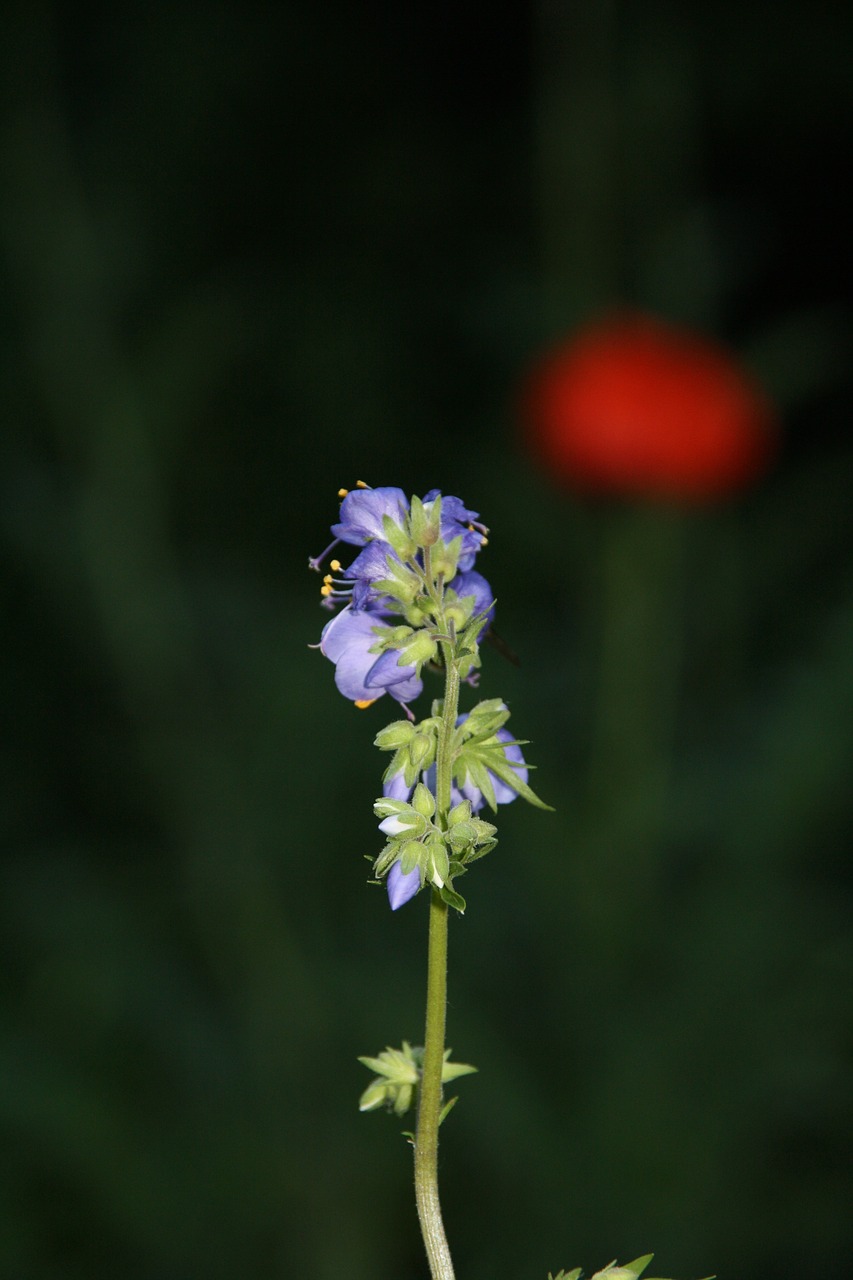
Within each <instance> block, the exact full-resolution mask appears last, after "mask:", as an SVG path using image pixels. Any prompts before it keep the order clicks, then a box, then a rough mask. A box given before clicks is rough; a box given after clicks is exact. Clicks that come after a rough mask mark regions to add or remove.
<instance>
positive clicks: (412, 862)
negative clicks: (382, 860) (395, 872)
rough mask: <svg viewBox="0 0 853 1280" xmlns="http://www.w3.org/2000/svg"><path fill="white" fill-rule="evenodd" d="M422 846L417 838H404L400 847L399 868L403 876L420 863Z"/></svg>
mask: <svg viewBox="0 0 853 1280" xmlns="http://www.w3.org/2000/svg"><path fill="white" fill-rule="evenodd" d="M423 851H424V847H423V845H422V844H421V842H420V841H419V840H406V842H405V843H404V844H403V845H402V846H401V848H400V851H399V852H400V870H401V871H402V873H403V875H404V876H407V875H408V874H409V872H410V871H414V869H415V867H419V866H420V865H421V856H422V854H423Z"/></svg>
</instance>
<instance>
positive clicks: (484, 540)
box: [480, 538, 489, 547]
mask: <svg viewBox="0 0 853 1280" xmlns="http://www.w3.org/2000/svg"><path fill="white" fill-rule="evenodd" d="M488 545H489V539H488V538H483V539H482V541H481V542H480V546H481V547H487V546H488Z"/></svg>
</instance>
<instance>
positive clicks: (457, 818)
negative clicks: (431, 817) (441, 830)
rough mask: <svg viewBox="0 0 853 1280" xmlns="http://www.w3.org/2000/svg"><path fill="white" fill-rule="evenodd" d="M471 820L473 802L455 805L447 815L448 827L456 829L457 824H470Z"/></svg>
mask: <svg viewBox="0 0 853 1280" xmlns="http://www.w3.org/2000/svg"><path fill="white" fill-rule="evenodd" d="M470 818H471V801H470V800H460V802H459V804H455V805H454V806H453V808H452V809H451V810H450V813H449V814H448V815H447V825H448V827H455V826H456V825H457V823H460V822H469V821H470Z"/></svg>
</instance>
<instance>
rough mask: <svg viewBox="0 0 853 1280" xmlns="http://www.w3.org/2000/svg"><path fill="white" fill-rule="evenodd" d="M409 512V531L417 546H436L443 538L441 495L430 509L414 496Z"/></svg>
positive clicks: (431, 504) (432, 503) (430, 505)
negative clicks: (441, 537) (440, 538)
mask: <svg viewBox="0 0 853 1280" xmlns="http://www.w3.org/2000/svg"><path fill="white" fill-rule="evenodd" d="M409 512H410V515H409V529H410V531H411V535H412V541H413V542H414V543H415V545H416V546H418V547H432V546H435V544H436V542H438V539H439V537H440V536H441V495H440V494H439V495H438V496H437V497H436V498H435V499H434V501H432V502H431V503H430V504H429V506H428V507H425V506H424V504H423V502H422V501H421V499H420V498H418V497H417V496H416V495H413V496H412V501H411V503H410V504H409Z"/></svg>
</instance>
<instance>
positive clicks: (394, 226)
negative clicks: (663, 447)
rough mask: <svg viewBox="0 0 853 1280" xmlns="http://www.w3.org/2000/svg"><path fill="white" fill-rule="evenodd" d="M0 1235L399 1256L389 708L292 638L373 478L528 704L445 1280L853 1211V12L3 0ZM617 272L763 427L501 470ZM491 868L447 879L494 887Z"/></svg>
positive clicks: (419, 939) (150, 1277)
mask: <svg viewBox="0 0 853 1280" xmlns="http://www.w3.org/2000/svg"><path fill="white" fill-rule="evenodd" d="M3 28H4V30H3V38H2V41H0V68H1V69H2V72H1V73H0V95H2V107H1V108H0V144H2V183H1V184H0V192H1V194H0V236H1V237H2V293H0V324H2V357H0V380H2V382H0V388H1V390H2V403H3V427H2V431H0V451H2V471H1V472H0V488H1V490H2V491H0V539H1V540H2V542H1V543H0V555H2V570H3V584H4V601H5V604H4V609H3V640H4V644H3V667H2V672H3V674H2V692H3V724H4V730H3V739H2V740H3V767H2V790H1V791H0V798H2V809H0V813H2V837H0V838H2V855H1V861H0V867H1V868H2V869H1V870H0V875H2V885H0V920H2V937H1V940H0V946H2V970H1V971H0V973H2V976H1V977H0V983H2V1012H0V1018H2V1023H1V1024H0V1123H2V1130H3V1140H2V1144H0V1161H2V1179H0V1271H2V1274H3V1275H4V1276H8V1277H10V1280H75V1278H77V1277H80V1278H83V1277H85V1278H86V1280H100V1278H102V1277H103V1278H104V1280H106V1278H107V1277H109V1278H110V1280H112V1278H113V1277H115V1276H118V1275H121V1276H122V1277H124V1278H125V1280H155V1278H156V1280H189V1277H206V1278H207V1280H217V1278H219V1277H222V1278H223V1280H224V1277H229V1278H230V1277H233V1276H235V1275H240V1276H246V1277H258V1278H259V1280H261V1278H264V1280H265V1278H267V1277H280V1276H287V1277H290V1276H300V1277H305V1280H332V1278H333V1277H335V1278H337V1277H339V1276H342V1275H346V1276H347V1277H348V1280H368V1277H369V1278H370V1280H376V1278H377V1277H382V1276H387V1277H404V1276H406V1277H412V1280H414V1278H415V1277H423V1276H425V1265H424V1262H423V1259H422V1256H421V1252H422V1251H421V1246H420V1242H419V1238H418V1233H417V1227H416V1222H415V1218H414V1209H413V1204H412V1197H411V1193H410V1187H409V1169H410V1152H409V1148H408V1147H407V1146H406V1143H405V1141H404V1140H403V1139H402V1138H401V1137H400V1136H399V1130H400V1128H401V1127H402V1126H401V1125H400V1124H399V1122H397V1121H395V1120H394V1119H393V1118H388V1117H385V1116H383V1115H379V1116H376V1115H371V1116H362V1115H359V1114H358V1112H357V1109H356V1102H357V1099H358V1096H359V1093H360V1091H361V1089H362V1088H363V1087H364V1085H365V1084H366V1083H367V1075H366V1073H365V1071H364V1069H363V1068H362V1067H361V1066H360V1065H359V1064H358V1063H357V1061H356V1056H357V1055H358V1054H365V1053H366V1054H375V1053H377V1052H378V1051H379V1050H380V1049H381V1048H383V1047H384V1046H385V1045H386V1044H389V1043H399V1041H400V1040H401V1039H402V1038H403V1037H406V1038H408V1039H410V1040H412V1041H414V1042H417V1041H418V1039H419V1037H420V1034H421V1022H422V1004H423V978H424V953H425V927H426V912H425V909H424V908H425V900H424V897H423V896H421V897H419V898H418V899H417V900H416V901H415V903H414V904H412V905H411V906H409V907H407V908H406V909H405V910H403V911H401V912H399V913H398V914H396V915H393V916H392V915H391V914H390V912H389V911H388V909H387V905H386V902H385V899H384V895H383V894H382V893H381V892H380V891H379V890H377V889H371V888H368V887H366V884H365V880H366V875H367V872H368V868H367V864H366V863H364V862H363V861H362V858H363V857H364V856H365V855H372V854H375V852H376V851H377V847H378V846H377V833H376V830H375V819H374V818H373V815H372V812H371V802H372V799H373V797H374V795H375V794H376V793H377V789H378V787H377V782H378V777H379V772H380V770H381V768H382V759H381V758H380V757H379V755H378V753H376V752H375V751H374V749H373V748H372V746H371V741H372V737H373V735H374V733H375V732H376V731H377V730H378V728H380V727H381V726H382V724H384V723H385V722H386V720H387V719H389V718H391V713H393V711H395V710H396V708H395V707H394V706H393V705H392V704H389V702H388V700H387V699H385V700H384V701H383V702H380V703H379V704H378V705H377V706H375V707H373V708H371V709H369V710H367V711H365V712H357V711H355V710H354V709H353V708H352V707H350V706H349V705H348V704H346V703H345V702H344V701H343V699H341V698H340V696H339V695H338V694H337V693H336V690H335V688H334V685H333V681H332V674H333V673H332V668H331V666H330V664H329V663H327V662H326V661H325V660H324V659H323V657H322V656H321V655H320V654H319V653H318V652H316V651H314V650H312V649H310V648H309V647H308V646H309V645H310V644H313V643H315V642H316V640H317V638H318V633H319V629H320V626H321V624H322V622H323V621H324V619H325V615H324V614H323V613H322V611H321V610H320V609H319V607H318V599H319V598H318V594H317V588H318V586H319V580H318V579H317V578H316V577H314V576H312V575H311V574H309V573H308V572H307V569H306V562H307V558H308V556H309V554H312V553H317V552H318V551H319V550H320V549H321V548H322V547H323V546H324V545H325V542H326V541H327V537H326V535H327V530H328V525H329V524H330V523H331V522H332V520H333V519H334V518H335V512H336V509H337V498H336V493H337V490H338V488H339V487H340V486H342V485H343V486H347V487H349V486H352V485H353V484H354V483H355V481H356V480H357V479H363V480H365V481H367V482H368V483H371V484H398V485H401V486H402V487H404V488H405V489H406V490H407V492H412V491H414V492H419V493H423V492H425V491H426V490H427V489H429V488H431V487H432V486H434V485H438V486H441V487H443V488H444V489H445V491H447V492H451V493H457V494H459V495H460V496H461V497H462V498H463V499H464V500H465V501H466V502H467V503H468V504H469V505H471V506H474V507H477V508H478V509H479V510H480V511H481V513H482V516H483V518H484V519H485V521H486V522H487V523H488V524H489V525H490V527H491V529H492V536H491V541H490V546H489V548H488V550H487V551H486V552H484V553H483V556H482V557H481V567H482V569H483V572H485V573H486V574H487V576H488V577H489V579H490V580H491V582H492V583H493V585H494V586H495V589H496V593H497V595H498V597H499V630H500V632H501V635H502V636H503V638H504V639H505V640H506V641H507V642H508V643H509V644H510V645H511V646H512V648H513V649H515V650H516V651H517V652H518V653H519V655H520V657H521V662H522V665H521V666H520V667H519V668H516V667H514V666H512V665H510V664H509V663H506V662H505V661H504V660H503V659H502V658H501V657H500V655H499V654H497V653H492V652H491V651H487V653H486V661H485V670H484V675H483V682H482V689H483V693H484V695H485V696H497V695H501V696H503V697H505V698H506V699H508V700H509V702H510V705H511V707H512V711H513V717H514V719H513V726H514V727H515V728H516V731H517V732H518V733H520V734H521V735H522V736H524V737H526V738H530V739H532V740H533V745H532V746H531V747H530V748H528V753H529V755H530V757H531V758H532V759H533V760H535V762H536V763H537V764H538V765H539V771H538V773H537V774H536V777H535V784H536V786H537V789H538V790H539V791H540V793H541V794H542V795H543V796H544V797H545V798H546V799H548V800H550V801H551V802H552V803H553V804H554V805H555V806H556V810H557V811H556V813H555V814H553V815H550V814H543V813H540V812H537V811H534V810H532V809H528V808H526V807H525V811H524V812H521V809H522V807H523V806H522V805H521V804H516V805H513V806H511V807H509V808H508V809H506V810H505V811H503V812H502V814H501V827H500V835H501V843H500V845H499V848H498V851H497V852H496V853H495V854H494V855H493V856H492V857H491V858H490V859H489V860H488V861H487V862H486V863H483V864H480V866H478V868H477V869H476V874H474V873H472V876H471V877H470V880H469V881H467V882H466V885H465V891H466V895H467V897H468V899H469V910H468V913H467V915H466V916H465V918H464V919H460V920H454V921H453V926H454V927H453V931H452V938H451V1008H450V1013H449V1043H450V1044H451V1045H452V1046H453V1048H454V1050H455V1053H456V1056H457V1057H459V1058H461V1059H462V1060H465V1061H471V1062H474V1063H476V1064H477V1065H478V1066H479V1067H480V1072H481V1073H480V1075H479V1076H477V1077H473V1078H472V1079H470V1080H467V1079H466V1080H464V1081H462V1082H461V1083H460V1086H459V1093H460V1094H461V1095H462V1100H461V1103H460V1106H459V1107H458V1108H457V1110H456V1111H455V1112H454V1115H453V1118H452V1121H451V1122H450V1124H449V1125H448V1128H447V1130H446V1132H445V1134H444V1136H443V1144H442V1156H443V1159H442V1166H443V1172H442V1177H443V1198H444V1201H445V1212H446V1219H447V1224H448V1231H449V1234H450V1238H451V1241H452V1243H453V1247H454V1253H455V1256H456V1261H457V1267H458V1272H459V1275H460V1276H461V1277H465V1278H466V1280H486V1278H487V1277H488V1278H489V1280H491V1278H492V1277H495V1276H502V1277H507V1278H509V1277H512V1278H513V1280H515V1278H519V1280H520V1278H521V1277H531V1278H534V1280H535V1278H536V1277H539V1280H544V1278H545V1275H546V1274H547V1271H548V1269H549V1268H550V1269H552V1270H553V1271H555V1272H556V1271H557V1270H558V1269H559V1268H560V1267H567V1268H568V1267H573V1266H576V1265H578V1264H581V1265H583V1266H584V1267H585V1268H587V1270H588V1271H591V1270H594V1269H595V1268H596V1267H598V1266H601V1265H603V1264H604V1263H605V1262H607V1261H608V1260H609V1259H610V1258H612V1257H613V1256H616V1255H618V1256H619V1257H620V1258H621V1259H623V1260H624V1259H626V1258H630V1257H634V1256H636V1255H637V1254H640V1253H643V1252H646V1251H649V1250H655V1251H656V1255H657V1257H656V1266H657V1267H659V1269H660V1270H661V1271H662V1272H663V1273H664V1274H667V1275H678V1276H680V1277H682V1278H683V1280H687V1278H688V1277H690V1276H699V1275H706V1274H708V1273H710V1272H711V1271H716V1272H717V1273H718V1274H719V1275H721V1276H726V1277H755V1276H758V1275H764V1276H773V1277H783V1278H786V1280H787V1277H798V1278H799V1280H817V1277H822V1276H825V1275H827V1274H830V1272H832V1273H833V1274H836V1273H839V1268H841V1269H842V1270H843V1268H844V1266H845V1265H846V1263H845V1261H844V1260H845V1258H846V1257H848V1256H849V1254H850V1250H851V1247H853V1222H852V1221H851V1205H853V1161H851V1138H852V1137H853V1104H851V1098H853V1089H852V1088H851V1086H853V1025H852V1024H851V1004H853V997H852V996H851V991H852V990H853V985H852V984H853V920H851V890H853V879H851V867H850V847H851V836H853V807H851V802H850V778H851V767H852V766H853V560H851V549H853V505H851V500H850V493H851V480H853V443H851V437H850V431H849V403H850V399H849V395H850V389H851V387H850V371H849V359H848V353H849V338H850V324H849V318H850V311H849V299H848V295H847V282H846V281H845V278H844V270H843V262H844V246H845V242H846V240H847V238H848V236H847V213H846V211H845V208H844V205H843V200H842V195H841V191H840V185H841V184H840V177H841V173H842V161H843V158H844V156H845V154H846V152H847V145H848V142H849V137H848V132H849V127H850V123H851V114H850V106H851V94H853V90H852V89H851V85H853V78H851V75H850V71H851V66H850V63H851V57H850V48H851V45H850V38H851V34H853V33H852V32H851V19H850V14H849V11H848V12H847V13H846V16H845V11H844V9H843V7H842V6H831V5H827V6H821V5H814V4H808V3H806V0H781V3H779V2H777V3H775V4H770V3H769V0H750V2H748V3H746V4H744V3H743V0H740V2H739V3H734V0H713V3H711V4H708V5H699V6H686V5H678V4H675V3H674V2H673V0H647V3H645V4H643V5H639V4H636V3H631V2H630V0H577V3H573V4H571V5H569V4H558V3H553V2H551V3H549V2H545V0H543V3H541V4H538V5H537V4H532V3H531V4H514V3H508V4H507V5H506V6H504V7H503V8H502V9H501V11H500V12H498V11H497V10H493V9H488V10H487V9H485V8H484V7H483V6H481V5H475V4H465V3H463V4H458V5H455V6H447V7H444V8H442V7H441V6H439V7H438V8H436V7H435V6H426V5H417V4H416V5H411V6H410V5H397V6H392V5H388V4H382V3H375V2H374V0H364V2H363V3H359V4H348V3H342V2H341V0H331V2H330V3H328V4H325V5H312V4H309V3H307V0H285V2H284V3H277V2H276V3H273V0H246V2H245V3H241V4H237V3H235V2H234V0H175V3H171V4H160V3H156V2H155V3H145V4H143V3H141V2H136V0H119V2H118V3H111V4H107V3H104V2H101V0H90V2H89V3H80V4H72V5H60V4H58V3H51V2H50V0H27V3H23V2H22V0H10V3H9V4H7V5H6V6H5V8H4V18H3ZM617 302H621V303H623V304H630V305H632V306H635V307H639V308H642V309H644V310H648V311H651V312H653V313H654V314H656V315H659V316H662V317H664V318H665V319H667V320H668V321H669V322H672V323H674V324H679V325H687V326H690V327H691V328H692V329H694V330H697V331H699V332H702V333H704V334H707V335H708V336H709V337H712V338H713V339H714V340H715V341H719V342H722V343H724V344H726V346H727V347H728V348H729V349H730V350H731V351H732V352H733V355H734V357H735V358H736V359H737V360H738V361H739V362H741V363H742V365H743V367H744V368H746V369H748V370H749V371H750V373H751V374H752V375H754V376H755V377H757V378H758V379H760V381H761V383H762V385H763V386H764V387H765V389H766V391H767V393H768V394H769V395H770V396H771V397H772V399H773V402H774V404H775V405H776V407H777V412H778V417H779V424H780V425H779V438H778V447H777V449H776V451H775V453H774V456H773V457H772V460H771V461H770V464H769V465H768V467H767V468H766V470H765V471H764V473H763V474H762V475H761V476H760V477H758V478H757V479H756V480H755V481H754V482H753V483H752V484H750V485H749V486H748V487H746V488H745V489H743V490H741V491H740V492H738V493H733V494H724V495H721V496H720V497H719V498H717V499H715V500H713V501H706V502H703V503H698V502H693V501H682V502H679V501H670V502H661V501H651V500H644V499H643V497H642V495H641V496H640V497H638V498H635V499H632V500H620V499H619V498H618V497H613V496H610V497H609V498H601V497H599V496H596V495H592V494H588V493H585V492H584V491H583V487H582V486H576V485H575V486H573V485H572V484H570V483H568V482H567V480H566V478H565V477H562V478H561V477H559V476H557V475H555V474H554V472H553V471H552V470H550V469H549V468H547V467H542V466H541V465H539V464H537V462H536V460H535V459H534V458H533V456H532V455H531V453H530V450H529V448H528V446H527V443H526V438H525V436H524V433H523V431H522V430H521V429H520V426H519V411H518V402H519V388H520V387H521V386H522V385H523V382H524V379H525V377H526V371H527V370H528V368H529V367H530V363H531V361H533V360H535V358H536V357H537V355H538V354H539V353H540V352H541V351H542V350H544V349H546V348H547V347H548V346H549V345H550V344H551V343H553V342H554V341H555V340H557V339H562V338H566V337H568V336H570V335H571V334H572V333H573V332H575V331H576V329H577V328H578V327H579V326H583V325H584V324H586V323H587V322H588V321H589V320H590V319H591V318H592V317H594V316H596V315H597V314H599V313H600V311H601V310H602V308H605V307H608V306H610V305H612V304H613V303H617ZM480 868H482V870H481V869H480Z"/></svg>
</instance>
